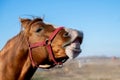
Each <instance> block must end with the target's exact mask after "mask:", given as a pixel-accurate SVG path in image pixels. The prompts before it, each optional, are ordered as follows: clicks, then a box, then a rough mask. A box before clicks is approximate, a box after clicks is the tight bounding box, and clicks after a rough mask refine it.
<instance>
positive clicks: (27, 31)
mask: <svg viewBox="0 0 120 80" xmlns="http://www.w3.org/2000/svg"><path fill="white" fill-rule="evenodd" d="M20 21H21V26H22V30H21V31H20V33H19V34H17V35H16V36H15V37H13V38H12V39H10V40H9V41H8V42H7V44H6V45H5V46H4V48H3V49H2V50H1V51H0V79H1V80H29V79H31V77H32V75H33V74H34V72H35V71H36V69H37V68H39V67H40V68H51V67H54V66H56V65H62V64H63V63H64V62H65V61H67V59H69V58H75V57H77V56H78V55H79V53H80V52H81V48H80V45H81V43H82V40H83V33H82V32H81V31H78V30H75V29H70V28H65V27H58V28H56V27H54V26H53V25H52V24H46V23H44V22H43V20H42V19H41V18H35V19H27V18H26V19H21V20H20Z"/></svg>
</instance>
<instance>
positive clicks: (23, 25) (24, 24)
mask: <svg viewBox="0 0 120 80" xmlns="http://www.w3.org/2000/svg"><path fill="white" fill-rule="evenodd" d="M20 22H21V26H22V27H24V28H25V29H26V27H27V25H28V24H29V23H30V22H31V19H27V18H20Z"/></svg>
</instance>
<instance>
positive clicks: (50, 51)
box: [27, 27, 64, 67]
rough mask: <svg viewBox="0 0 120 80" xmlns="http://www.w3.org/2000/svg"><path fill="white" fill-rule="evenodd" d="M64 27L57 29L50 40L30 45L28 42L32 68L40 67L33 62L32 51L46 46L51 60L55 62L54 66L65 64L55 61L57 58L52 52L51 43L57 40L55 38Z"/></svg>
mask: <svg viewBox="0 0 120 80" xmlns="http://www.w3.org/2000/svg"><path fill="white" fill-rule="evenodd" d="M63 28H64V27H59V28H57V29H56V30H55V31H54V32H53V33H52V34H51V35H50V37H49V38H48V39H46V40H45V41H42V42H36V43H33V44H30V43H29V42H28V41H27V42H28V44H29V57H30V60H31V63H32V66H33V67H39V66H37V64H36V63H35V61H34V60H33V56H32V49H33V48H36V47H40V46H46V48H47V51H48V53H49V56H50V58H51V60H52V61H53V62H54V65H58V64H59V65H61V64H63V63H62V62H57V61H56V60H55V57H54V54H53V50H52V46H51V43H52V41H53V39H54V38H55V36H56V35H57V34H58V32H59V31H61V30H62V29H63Z"/></svg>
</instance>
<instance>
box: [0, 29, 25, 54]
mask: <svg viewBox="0 0 120 80" xmlns="http://www.w3.org/2000/svg"><path fill="white" fill-rule="evenodd" d="M25 41H26V36H25V35H24V31H20V33H19V34H17V35H16V36H14V37H13V38H11V39H10V40H8V41H7V43H6V44H5V46H4V47H3V48H2V50H1V51H0V55H4V54H6V53H7V51H9V50H11V51H12V50H13V51H14V50H17V49H18V48H24V47H25V46H27V44H26V42H25Z"/></svg>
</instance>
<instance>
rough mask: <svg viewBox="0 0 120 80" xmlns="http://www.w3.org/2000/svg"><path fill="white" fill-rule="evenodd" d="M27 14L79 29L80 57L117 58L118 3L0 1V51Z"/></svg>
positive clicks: (119, 51) (92, 0)
mask: <svg viewBox="0 0 120 80" xmlns="http://www.w3.org/2000/svg"><path fill="white" fill-rule="evenodd" d="M27 15H33V16H39V17H43V16H44V17H45V18H44V20H45V22H49V23H52V24H55V25H58V26H65V27H68V28H75V29H78V30H82V31H83V32H84V41H83V44H82V53H81V56H96V55H99V56H101V55H102V56H103V55H105V56H120V0H0V28H1V29H0V49H2V47H3V46H4V45H5V43H6V42H7V41H8V40H9V39H10V38H11V37H13V36H15V35H16V34H17V33H18V32H19V31H20V27H21V26H20V22H19V17H24V16H25V17H28V18H30V16H27Z"/></svg>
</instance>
